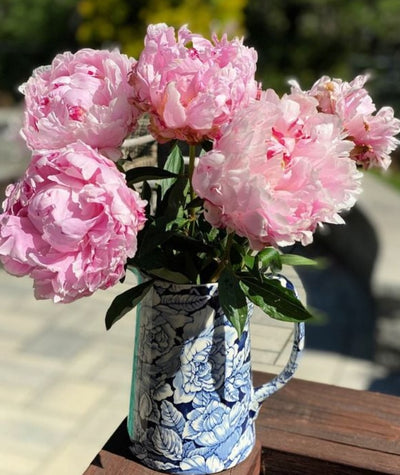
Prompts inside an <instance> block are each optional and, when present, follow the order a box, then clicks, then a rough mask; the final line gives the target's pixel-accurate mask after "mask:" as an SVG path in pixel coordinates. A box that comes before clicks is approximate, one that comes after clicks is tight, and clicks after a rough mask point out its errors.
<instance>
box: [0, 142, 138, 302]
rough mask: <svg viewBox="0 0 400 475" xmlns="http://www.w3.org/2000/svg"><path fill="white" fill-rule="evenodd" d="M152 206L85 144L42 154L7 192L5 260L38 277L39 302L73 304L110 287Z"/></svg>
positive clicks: (1, 234) (0, 247)
mask: <svg viewBox="0 0 400 475" xmlns="http://www.w3.org/2000/svg"><path fill="white" fill-rule="evenodd" d="M145 204H146V203H145V202H144V201H142V200H141V199H140V197H139V195H138V194H137V193H136V192H135V191H133V190H131V189H129V188H128V187H127V186H126V184H125V178H124V175H123V174H122V173H120V172H119V171H118V170H117V168H116V167H115V165H114V163H112V162H111V161H110V160H108V159H106V158H105V157H103V156H102V155H100V154H99V153H98V152H97V151H95V150H94V149H92V148H91V147H89V146H88V145H86V144H84V143H82V142H77V143H74V144H71V145H69V146H67V147H65V148H63V149H61V150H58V151H46V152H45V151H42V152H35V153H34V154H33V157H32V161H31V163H30V164H29V167H28V169H27V171H26V172H25V175H24V177H23V178H22V179H21V180H20V181H19V182H18V183H17V184H15V185H10V186H9V187H8V189H7V198H6V200H5V202H4V203H3V210H4V213H3V214H1V215H0V260H1V262H2V263H3V264H4V267H5V269H6V270H7V271H8V272H9V273H11V274H14V275H17V276H22V275H30V276H31V277H32V278H33V279H34V287H35V296H36V298H38V299H47V298H51V299H53V300H54V301H55V302H71V301H73V300H75V299H78V298H80V297H83V296H86V295H90V294H92V293H93V292H95V291H96V290H97V289H106V288H108V287H110V286H112V285H114V284H116V283H117V282H118V281H119V279H120V278H121V277H122V276H123V275H124V265H125V262H126V259H127V257H132V256H133V255H134V254H135V252H136V243H137V241H136V236H137V233H138V231H139V230H140V229H141V228H142V227H143V225H144V222H145V216H144V206H145Z"/></svg>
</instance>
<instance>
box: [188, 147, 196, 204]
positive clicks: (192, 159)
mask: <svg viewBox="0 0 400 475" xmlns="http://www.w3.org/2000/svg"><path fill="white" fill-rule="evenodd" d="M195 160H196V146H195V145H189V185H190V199H191V200H194V198H195V192H194V189H193V185H192V177H193V172H194V162H195Z"/></svg>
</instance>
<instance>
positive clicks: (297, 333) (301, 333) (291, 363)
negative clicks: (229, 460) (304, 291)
mask: <svg viewBox="0 0 400 475" xmlns="http://www.w3.org/2000/svg"><path fill="white" fill-rule="evenodd" d="M271 278H272V279H277V280H279V281H280V283H281V284H282V286H283V287H286V288H288V289H291V290H293V291H294V293H295V295H296V297H298V294H297V292H296V289H295V288H294V285H293V284H292V283H291V282H290V281H289V280H288V279H286V277H284V276H282V275H272V276H271ZM304 338H305V325H304V322H300V323H295V326H294V335H293V345H292V351H291V353H290V356H289V360H288V362H287V363H286V366H285V367H284V368H283V370H282V371H281V372H280V373H279V374H278V375H276V376H275V377H274V378H273V379H272V380H271V381H269V382H268V383H265V384H263V385H262V386H259V387H257V388H254V397H253V401H255V402H257V403H258V405H260V404H261V403H262V402H263V401H265V399H267V398H268V397H269V396H271V395H272V394H274V393H276V391H278V390H279V389H281V388H282V387H283V386H285V384H286V383H287V382H288V381H289V380H290V379H292V377H293V375H294V373H295V372H296V370H297V367H298V364H299V358H300V355H301V352H302V351H303V349H304Z"/></svg>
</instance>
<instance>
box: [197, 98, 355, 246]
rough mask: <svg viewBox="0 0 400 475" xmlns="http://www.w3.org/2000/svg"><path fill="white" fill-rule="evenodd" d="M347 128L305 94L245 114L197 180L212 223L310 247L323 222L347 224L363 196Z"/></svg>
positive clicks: (264, 240) (262, 240)
mask: <svg viewBox="0 0 400 475" xmlns="http://www.w3.org/2000/svg"><path fill="white" fill-rule="evenodd" d="M342 133H343V132H342V127H341V122H340V120H339V119H338V118H337V117H335V116H333V115H328V114H322V113H319V112H318V110H317V101H316V100H315V99H313V98H311V97H308V96H305V95H303V94H290V95H286V96H284V97H283V98H282V99H279V97H278V96H277V95H276V94H275V93H274V92H273V91H272V90H269V91H267V92H265V93H263V94H262V96H261V98H260V100H259V101H253V102H252V103H251V104H250V105H249V106H248V107H247V108H245V109H242V110H240V111H238V113H237V115H236V116H235V117H234V118H233V120H232V122H231V123H230V125H229V126H228V127H227V128H226V129H225V130H224V131H223V135H222V136H221V137H220V139H219V140H217V141H216V143H215V145H214V149H213V150H212V151H210V152H208V153H207V154H205V155H204V156H202V157H201V160H199V162H198V164H197V167H196V169H195V171H194V175H193V186H194V189H195V191H196V193H197V194H198V195H199V196H200V197H202V198H204V200H205V209H206V218H207V220H208V221H209V222H210V223H211V224H212V225H214V226H219V227H221V226H222V227H226V228H228V229H230V230H233V231H235V232H236V233H237V234H239V235H240V236H245V237H247V238H248V239H249V242H250V246H251V247H252V248H253V249H255V250H260V249H262V248H264V247H265V246H266V245H274V246H286V245H291V244H293V243H294V242H295V241H301V242H302V244H304V245H307V244H309V243H310V242H312V239H313V236H312V235H313V232H314V231H315V229H316V227H317V225H318V224H319V223H322V222H328V223H342V222H343V219H342V218H341V217H340V215H339V213H340V212H341V211H343V210H347V209H349V208H351V207H352V206H353V205H354V203H355V201H356V196H357V195H358V193H359V192H360V191H361V188H360V178H361V173H360V172H359V171H358V170H357V167H356V164H355V162H354V161H352V160H350V158H349V153H350V151H351V149H352V147H353V144H352V142H350V141H348V140H344V138H343V136H342Z"/></svg>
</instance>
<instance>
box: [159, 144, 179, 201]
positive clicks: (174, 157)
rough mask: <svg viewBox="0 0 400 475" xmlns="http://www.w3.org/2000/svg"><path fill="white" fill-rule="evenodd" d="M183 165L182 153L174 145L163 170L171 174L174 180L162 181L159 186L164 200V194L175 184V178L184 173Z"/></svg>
mask: <svg viewBox="0 0 400 475" xmlns="http://www.w3.org/2000/svg"><path fill="white" fill-rule="evenodd" d="M184 168H185V163H184V161H183V157H182V152H181V149H180V148H179V146H178V145H175V146H174V147H173V149H172V150H171V153H170V154H169V155H168V158H167V161H166V162H165V165H164V170H165V171H167V172H169V173H172V174H173V175H174V176H175V178H170V179H167V180H163V181H162V182H161V183H160V186H161V198H164V196H165V193H166V192H167V191H168V190H169V188H171V186H172V185H173V184H174V183H175V181H176V177H177V176H178V175H180V174H182V173H183V172H184Z"/></svg>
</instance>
